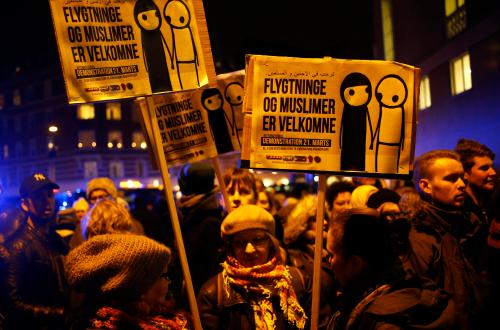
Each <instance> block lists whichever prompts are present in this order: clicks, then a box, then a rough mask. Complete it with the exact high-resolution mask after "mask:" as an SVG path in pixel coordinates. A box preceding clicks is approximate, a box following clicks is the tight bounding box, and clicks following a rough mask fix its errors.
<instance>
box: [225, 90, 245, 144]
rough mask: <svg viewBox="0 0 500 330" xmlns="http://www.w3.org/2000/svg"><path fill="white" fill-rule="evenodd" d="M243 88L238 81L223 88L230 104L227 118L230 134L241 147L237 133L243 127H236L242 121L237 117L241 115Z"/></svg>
mask: <svg viewBox="0 0 500 330" xmlns="http://www.w3.org/2000/svg"><path fill="white" fill-rule="evenodd" d="M243 95H244V89H243V86H242V85H241V84H240V83H239V82H232V83H230V84H228V85H227V86H226V88H225V90H224V98H225V99H226V101H227V103H229V105H230V106H231V117H230V118H229V127H231V135H232V136H236V138H237V139H238V145H239V147H240V148H241V141H240V136H239V133H240V132H241V131H243V127H238V124H242V123H243V121H238V120H237V119H238V118H240V117H241V116H242V114H241V105H242V104H243Z"/></svg>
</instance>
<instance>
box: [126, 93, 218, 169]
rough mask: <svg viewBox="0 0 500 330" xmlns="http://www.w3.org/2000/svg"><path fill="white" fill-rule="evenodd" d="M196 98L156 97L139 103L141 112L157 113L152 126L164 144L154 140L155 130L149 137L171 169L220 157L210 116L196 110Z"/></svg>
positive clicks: (149, 132)
mask: <svg viewBox="0 0 500 330" xmlns="http://www.w3.org/2000/svg"><path fill="white" fill-rule="evenodd" d="M192 94H193V91H192V90H190V91H181V92H175V93H165V94H156V95H152V96H148V97H146V98H139V99H137V100H136V101H135V102H136V104H137V105H138V106H139V107H140V108H141V112H147V110H146V109H148V106H149V107H151V108H152V109H153V111H154V114H155V116H154V117H152V118H150V120H151V123H150V124H151V125H155V126H157V127H158V130H159V137H160V140H154V139H152V138H153V136H152V135H151V134H152V130H147V133H148V135H150V139H152V143H154V144H158V145H161V146H163V151H164V153H165V159H166V161H167V162H168V164H169V165H171V166H172V165H180V164H184V163H188V162H195V161H200V160H203V159H207V158H210V157H215V156H216V155H217V151H216V149H215V144H214V142H213V139H212V135H211V133H210V127H209V126H208V118H207V113H206V111H202V110H200V109H197V108H195V107H194V106H193V102H192ZM146 120H147V119H146Z"/></svg>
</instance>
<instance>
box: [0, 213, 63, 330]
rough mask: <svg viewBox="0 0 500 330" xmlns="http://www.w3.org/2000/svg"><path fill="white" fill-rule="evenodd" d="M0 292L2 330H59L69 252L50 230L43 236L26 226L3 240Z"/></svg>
mask: <svg viewBox="0 0 500 330" xmlns="http://www.w3.org/2000/svg"><path fill="white" fill-rule="evenodd" d="M4 246H5V249H6V251H8V256H6V257H5V258H3V260H2V262H1V272H2V276H0V278H1V280H0V290H1V294H2V298H1V299H2V301H1V304H2V310H3V311H4V312H5V318H6V321H5V324H6V325H5V329H59V328H62V326H63V323H64V306H65V305H66V304H67V303H68V300H67V298H68V297H67V293H68V290H67V285H66V281H65V276H64V267H63V255H65V254H66V253H67V252H68V249H67V246H66V245H65V244H64V242H63V241H62V239H61V238H60V236H59V235H58V234H57V233H56V232H55V231H54V230H53V229H51V230H50V231H49V234H48V235H44V234H43V233H41V232H40V231H39V230H37V229H36V228H34V227H33V226H32V225H30V224H28V222H24V223H23V224H21V226H20V227H19V228H17V230H16V231H15V232H14V233H13V234H12V235H11V236H10V237H7V238H6V241H5V243H4Z"/></svg>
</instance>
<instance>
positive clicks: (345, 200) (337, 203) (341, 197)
mask: <svg viewBox="0 0 500 330" xmlns="http://www.w3.org/2000/svg"><path fill="white" fill-rule="evenodd" d="M350 208H351V193H350V192H349V191H343V192H340V193H339V194H338V195H337V197H335V199H334V200H333V207H332V216H335V215H336V214H337V213H339V212H340V211H342V210H348V209H350Z"/></svg>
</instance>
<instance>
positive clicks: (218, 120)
mask: <svg viewBox="0 0 500 330" xmlns="http://www.w3.org/2000/svg"><path fill="white" fill-rule="evenodd" d="M244 79H245V70H239V71H234V72H230V73H225V74H221V75H218V76H217V77H216V82H217V84H216V86H214V87H211V86H203V87H202V88H199V89H198V90H196V91H194V92H193V105H194V107H195V108H196V109H200V110H202V111H204V112H206V113H207V115H208V122H209V125H210V127H211V131H212V136H213V138H214V141H215V145H216V148H217V153H218V154H219V155H220V154H224V153H227V152H233V151H237V150H240V149H241V142H242V141H243V111H242V109H243V98H244V88H243V84H244Z"/></svg>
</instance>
